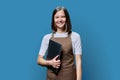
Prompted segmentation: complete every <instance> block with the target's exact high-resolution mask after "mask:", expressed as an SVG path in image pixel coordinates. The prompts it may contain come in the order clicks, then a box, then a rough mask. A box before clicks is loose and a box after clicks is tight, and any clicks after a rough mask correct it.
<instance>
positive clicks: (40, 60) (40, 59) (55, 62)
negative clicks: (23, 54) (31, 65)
mask: <svg viewBox="0 0 120 80" xmlns="http://www.w3.org/2000/svg"><path fill="white" fill-rule="evenodd" d="M57 58H58V56H56V57H54V58H53V59H51V60H45V59H44V57H43V56H41V55H38V60H37V63H38V64H39V65H42V66H53V67H54V68H59V66H60V60H56V59H57Z"/></svg>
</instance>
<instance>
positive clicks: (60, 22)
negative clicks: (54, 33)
mask: <svg viewBox="0 0 120 80" xmlns="http://www.w3.org/2000/svg"><path fill="white" fill-rule="evenodd" d="M54 23H55V25H56V26H57V28H59V29H63V28H64V25H65V23H66V16H65V13H64V11H63V10H60V11H58V12H57V13H56V14H55V15H54Z"/></svg>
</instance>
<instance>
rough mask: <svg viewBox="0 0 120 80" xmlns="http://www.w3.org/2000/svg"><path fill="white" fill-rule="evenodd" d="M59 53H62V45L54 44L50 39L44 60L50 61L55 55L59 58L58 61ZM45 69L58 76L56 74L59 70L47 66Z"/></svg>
mask: <svg viewBox="0 0 120 80" xmlns="http://www.w3.org/2000/svg"><path fill="white" fill-rule="evenodd" d="M61 51H62V45H61V44H60V43H58V42H55V41H53V40H51V39H50V40H49V45H48V53H47V56H46V59H47V60H51V59H53V58H54V57H55V56H57V55H59V57H58V58H57V59H60V56H61ZM47 68H48V69H51V70H52V71H53V72H54V73H55V74H58V72H59V70H60V68H54V67H52V66H47Z"/></svg>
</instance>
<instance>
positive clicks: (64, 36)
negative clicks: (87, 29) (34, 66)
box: [37, 7, 82, 80]
mask: <svg viewBox="0 0 120 80" xmlns="http://www.w3.org/2000/svg"><path fill="white" fill-rule="evenodd" d="M51 25H52V26H51V28H52V31H53V32H52V33H50V34H46V35H45V36H44V38H43V40H42V44H41V47H40V51H39V55H38V61H37V62H38V64H39V65H42V66H46V67H47V66H52V67H54V68H60V70H59V72H58V74H54V73H53V71H52V70H50V69H48V70H47V80H81V79H82V67H81V66H82V64H81V62H82V61H81V54H82V49H81V39H80V35H79V34H78V33H76V32H73V31H72V30H71V27H72V26H71V21H70V16H69V13H68V11H67V9H66V8H64V7H57V8H56V9H55V10H54V11H53V15H52V24H51ZM49 40H53V41H55V42H57V43H59V44H61V45H62V51H61V54H62V55H61V57H60V59H58V56H55V57H54V58H53V59H51V60H46V59H44V56H45V53H46V51H47V49H48V45H49ZM74 60H75V61H76V64H75V63H74V62H75V61H74Z"/></svg>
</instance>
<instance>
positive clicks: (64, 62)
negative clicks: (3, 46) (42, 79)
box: [47, 35, 76, 80]
mask: <svg viewBox="0 0 120 80" xmlns="http://www.w3.org/2000/svg"><path fill="white" fill-rule="evenodd" d="M51 40H54V41H56V42H58V43H60V44H62V56H61V69H60V71H59V73H58V75H55V74H54V73H53V72H52V71H51V70H49V69H48V70H47V80H76V69H75V64H74V54H73V51H72V42H71V37H70V35H69V36H68V37H63V38H55V37H53V36H52V37H51Z"/></svg>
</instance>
